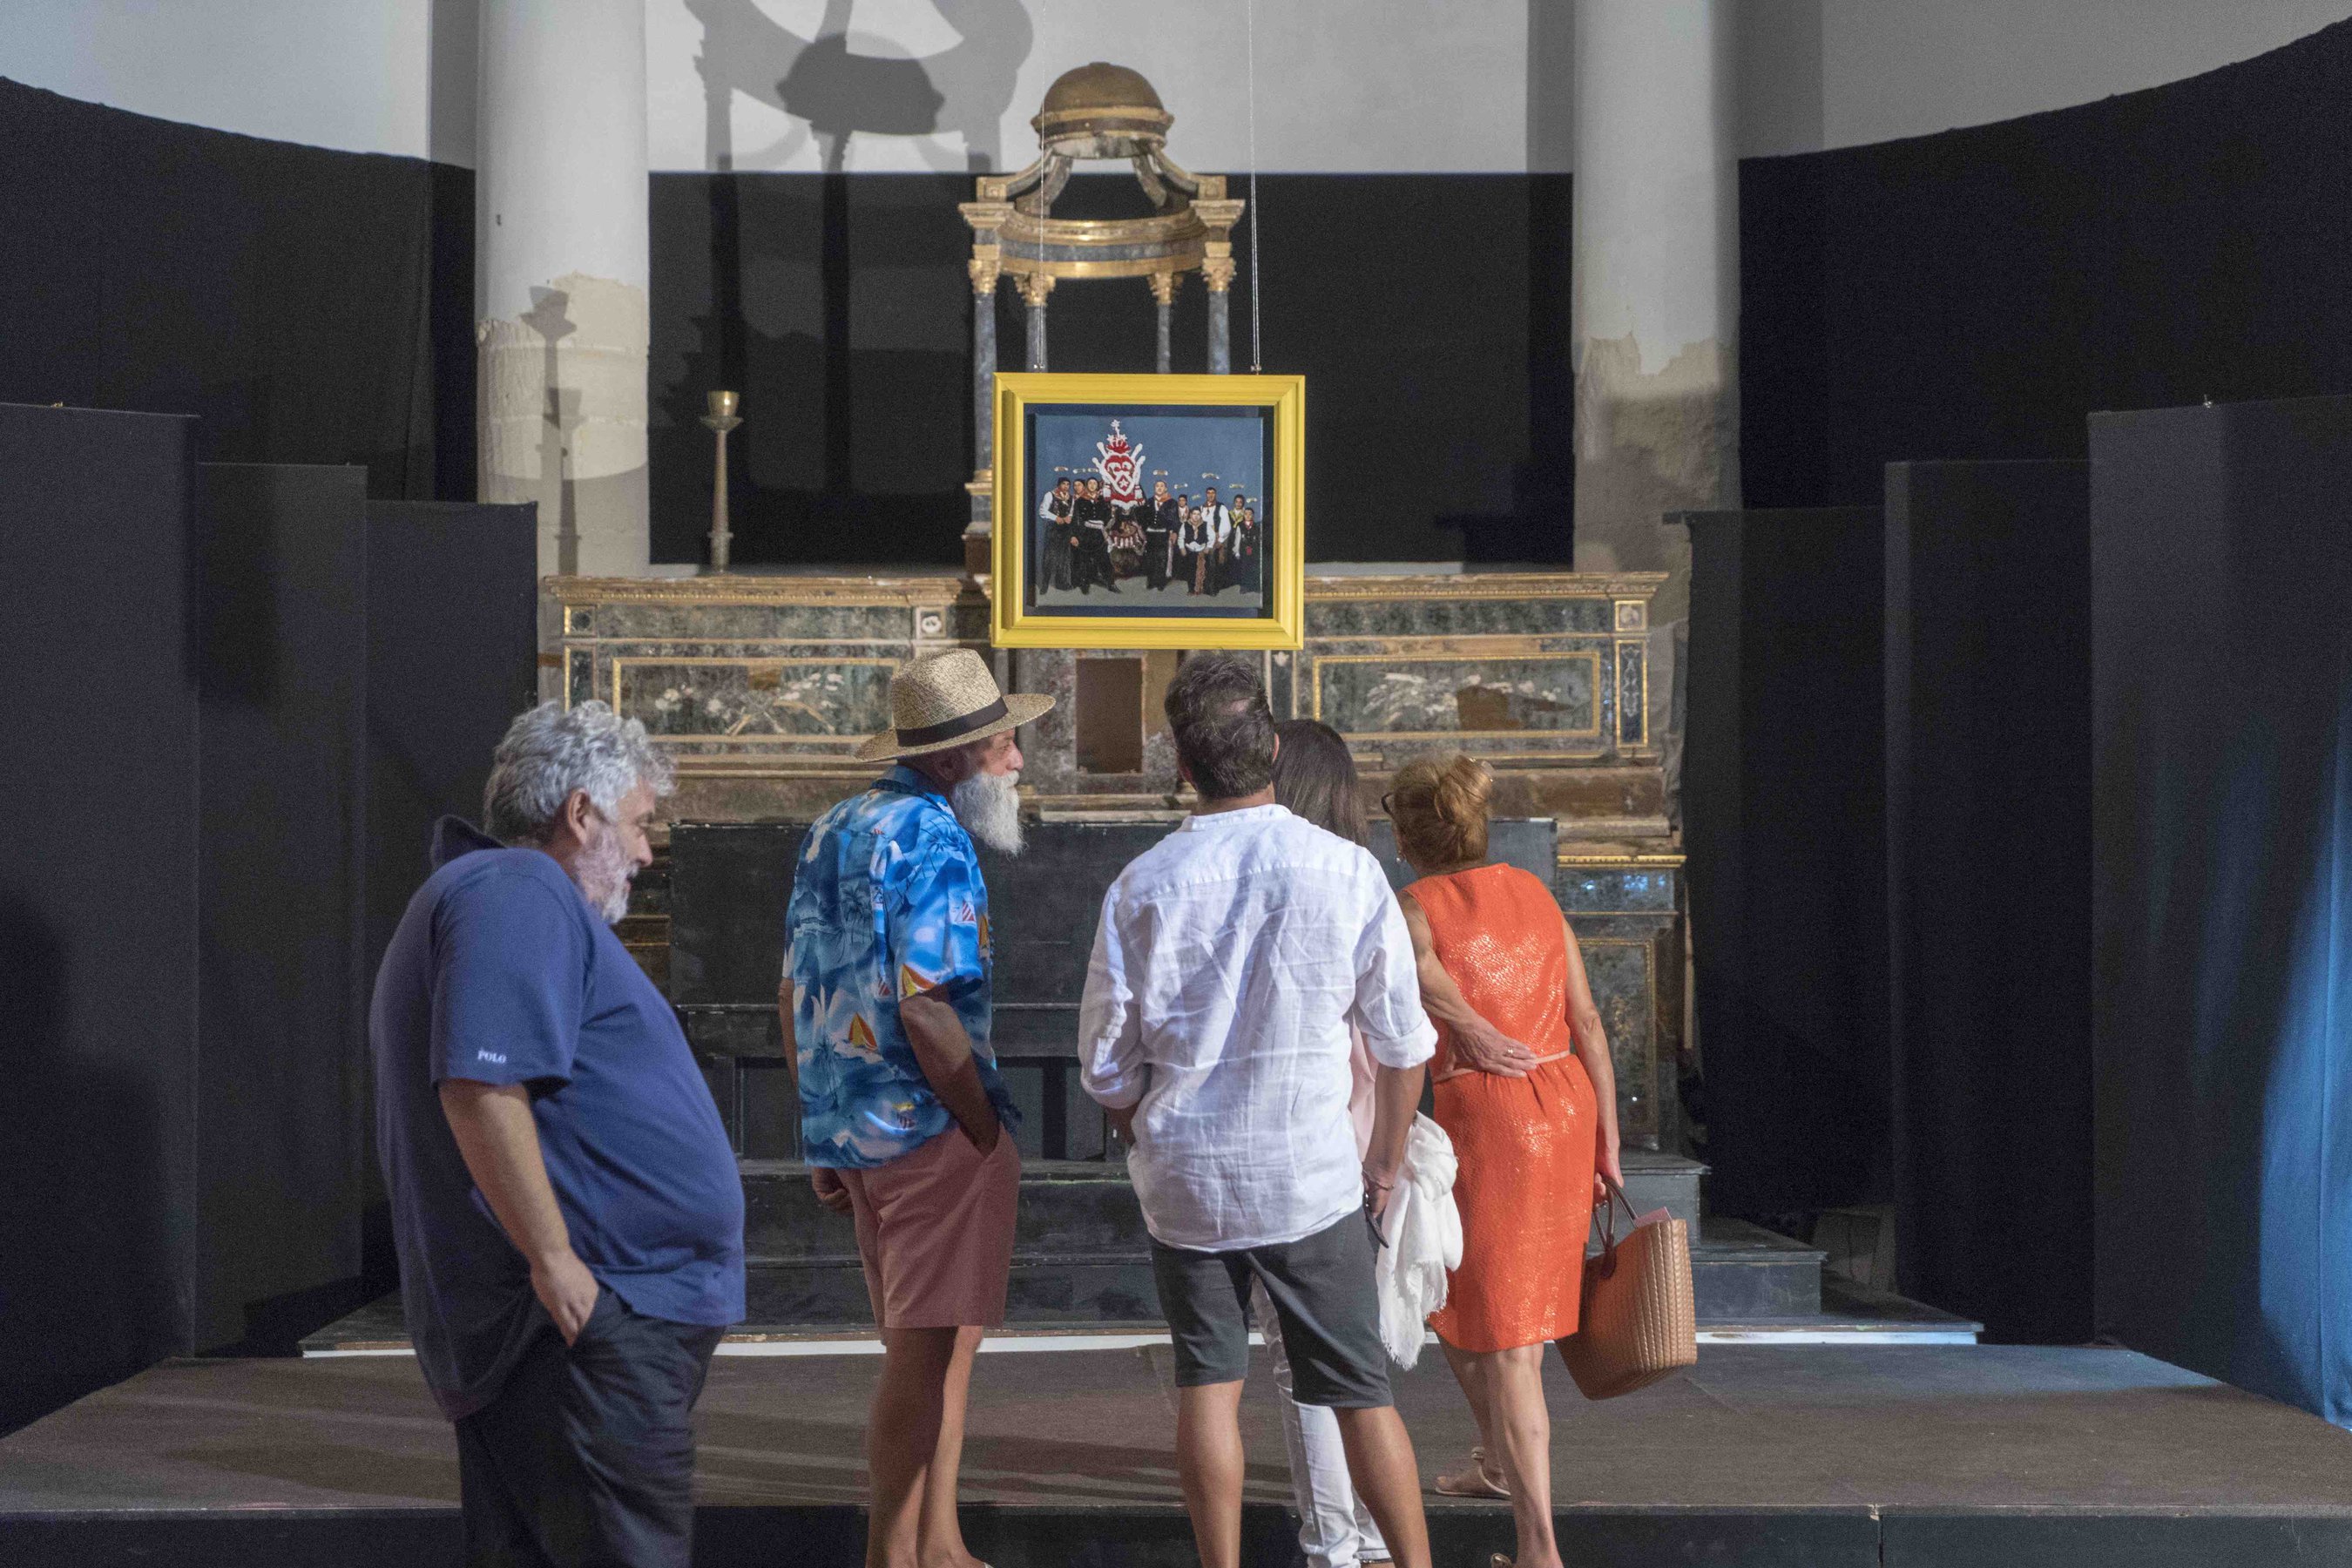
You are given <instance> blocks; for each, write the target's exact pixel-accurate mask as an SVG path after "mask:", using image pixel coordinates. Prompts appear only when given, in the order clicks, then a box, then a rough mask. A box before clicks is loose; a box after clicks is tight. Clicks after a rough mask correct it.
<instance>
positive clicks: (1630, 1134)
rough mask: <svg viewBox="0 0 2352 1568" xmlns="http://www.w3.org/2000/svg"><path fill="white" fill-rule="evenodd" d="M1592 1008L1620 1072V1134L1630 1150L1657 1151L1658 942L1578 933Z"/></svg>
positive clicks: (1618, 1126)
mask: <svg viewBox="0 0 2352 1568" xmlns="http://www.w3.org/2000/svg"><path fill="white" fill-rule="evenodd" d="M1577 945H1578V946H1579V947H1580V948H1581V949H1582V950H1583V953H1584V973H1585V975H1586V977H1587V978H1588V979H1589V980H1590V982H1591V986H1592V1001H1593V1005H1595V1006H1597V1007H1599V1008H1600V1009H1601V1027H1602V1028H1603V1029H1604V1030H1605V1031H1607V1033H1608V1036H1609V1059H1610V1061H1611V1062H1612V1065H1613V1066H1614V1067H1615V1068H1616V1069H1617V1130H1618V1135H1619V1136H1620V1137H1621V1138H1622V1140H1623V1141H1624V1142H1626V1143H1629V1144H1635V1145H1639V1146H1642V1147H1645V1148H1655V1147H1657V1146H1658V1135H1659V1111H1660V1108H1659V1096H1658V1090H1657V1083H1658V1079H1659V1076H1660V1075H1659V1071H1658V1068H1659V1056H1658V1045H1659V1041H1658V1030H1657V1020H1658V1001H1659V998H1658V964H1657V942H1656V940H1655V939H1654V938H1651V937H1646V936H1641V937H1622V936H1600V935H1587V934H1585V933H1584V932H1583V931H1579V932H1578V933H1577Z"/></svg>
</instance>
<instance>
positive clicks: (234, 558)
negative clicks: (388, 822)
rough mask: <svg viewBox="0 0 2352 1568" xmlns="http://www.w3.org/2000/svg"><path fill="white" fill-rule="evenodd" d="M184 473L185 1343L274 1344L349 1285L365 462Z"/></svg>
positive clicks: (341, 1306) (328, 1310)
mask: <svg viewBox="0 0 2352 1568" xmlns="http://www.w3.org/2000/svg"><path fill="white" fill-rule="evenodd" d="M197 474H198V500H199V504H198V507H197V510H196V516H195V536H196V563H197V577H196V584H195V595H194V603H195V612H196V631H197V640H196V647H197V689H198V691H199V693H200V696H201V715H200V718H199V721H198V729H197V733H198V752H199V761H198V774H197V777H198V788H197V801H198V813H197V815H198V819H199V822H200V824H201V837H200V839H199V843H198V856H197V885H198V910H199V918H198V921H197V922H196V931H195V939H196V951H197V957H198V963H199V964H200V970H199V973H198V975H197V988H196V993H195V1004H196V1025H197V1049H196V1086H195V1088H196V1093H195V1100H194V1113H195V1118H196V1130H195V1131H196V1149H197V1161H196V1173H197V1184H196V1213H197V1234H196V1243H195V1257H194V1261H195V1269H196V1273H195V1280H194V1302H195V1310H196V1318H195V1321H194V1325H193V1329H192V1334H191V1339H190V1344H191V1346H192V1347H193V1348H194V1349H196V1350H200V1351H203V1350H214V1349H218V1348H221V1347H224V1346H229V1345H241V1346H244V1347H246V1348H247V1349H250V1350H253V1351H256V1352H272V1351H275V1352H281V1353H282V1352H285V1351H288V1350H290V1349H291V1348H292V1344H293V1342H294V1341H295V1340H296V1339H298V1338H299V1336H300V1335H302V1334H304V1333H307V1332H309V1331H310V1330H311V1329H312V1328H314V1327H316V1326H317V1321H318V1320H320V1319H321V1318H326V1317H331V1316H333V1315H336V1314H337V1313H338V1312H339V1311H349V1310H351V1309H352V1307H355V1306H357V1305H358V1304H359V1301H360V1300H362V1299H363V1298H362V1296H361V1295H360V1294H359V1287H358V1275H359V1272H360V1225H359V1206H360V1192H361V1182H362V1163H361V1162H362V1149H363V1142H362V1137H361V1126H362V1121H363V1118H364V1116H365V1114H366V1089H367V1086H366V1079H365V1072H364V1064H365V1061H366V1056H365V1024H364V1017H365V1008H366V987H367V979H368V976H367V973H366V965H365V954H364V951H363V948H362V935H363V931H362V921H363V918H364V908H363V904H362V887H363V885H364V877H365V867H364V845H365V835H366V827H367V790H366V777H365V774H366V752H365V744H366V714H367V708H366V680H367V674H366V669H367V642H366V626H365V617H366V603H367V569H366V562H367V553H366V552H367V513H366V506H367V475H366V472H365V470H363V469H361V468H336V467H325V466H319V467H297V466H293V465H286V464H211V463H207V464H204V465H202V466H201V467H200V468H198V470H197ZM101 635H103V636H106V637H110V638H114V639H117V640H120V641H125V642H128V641H133V640H136V639H137V638H138V637H140V636H141V635H142V632H141V629H140V628H137V627H133V626H120V625H109V626H105V627H104V629H103V631H102V633H101Z"/></svg>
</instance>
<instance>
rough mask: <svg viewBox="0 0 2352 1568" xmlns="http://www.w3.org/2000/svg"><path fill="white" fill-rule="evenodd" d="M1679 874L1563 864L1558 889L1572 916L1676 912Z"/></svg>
mask: <svg viewBox="0 0 2352 1568" xmlns="http://www.w3.org/2000/svg"><path fill="white" fill-rule="evenodd" d="M1678 877H1679V873H1678V872H1676V871H1675V870H1673V869H1671V868H1665V867H1654V868H1653V867H1634V868H1614V867H1596V866H1577V865H1571V864H1567V863H1563V864H1562V865H1561V866H1560V868H1559V879H1558V881H1557V882H1556V883H1555V884H1554V890H1555V891H1556V892H1558V893H1559V907H1560V908H1561V909H1563V910H1567V911H1568V912H1569V914H1570V915H1571V916H1578V917H1580V916H1584V915H1618V914H1658V915H1671V914H1673V913H1674V912H1675V882H1676V880H1677V879H1678Z"/></svg>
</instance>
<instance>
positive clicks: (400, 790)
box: [360, 500, 539, 1289]
mask: <svg viewBox="0 0 2352 1568" xmlns="http://www.w3.org/2000/svg"><path fill="white" fill-rule="evenodd" d="M537 514H538V509H537V508H536V507H534V506H531V505H528V504H525V505H520V506H491V505H476V504H472V503H461V502H455V501H438V502H436V501H385V500H373V501H370V502H368V503H367V818H368V820H367V856H366V870H367V889H366V894H367V934H366V945H365V948H364V951H363V953H362V963H361V971H360V972H361V976H362V981H363V982H364V984H365V985H366V986H367V987H370V988H373V984H374V981H375V972H376V966H377V964H379V963H381V962H382V961H383V950H384V948H385V947H386V946H387V945H388V944H389V943H390V942H391V941H392V933H393V930H394V927H396V926H397V925H399V923H400V917H401V914H402V912H403V911H404V910H406V909H407V908H408V900H409V899H410V898H411V897H412V896H413V895H414V894H415V891H416V889H417V885H418V884H419V883H421V882H422V881H424V879H425V876H426V875H427V874H428V872H429V870H430V867H429V864H428V859H429V857H428V853H427V850H428V845H429V842H430V838H431V834H432V829H433V824H434V823H435V821H436V820H437V819H438V818H439V817H441V816H443V815H445V814H454V815H456V816H463V817H465V818H467V820H469V821H478V820H480V817H481V811H482V786H483V785H484V784H487V783H488V781H489V774H490V752H491V750H492V749H493V748H494V747H496V746H497V745H498V743H499V737H500V736H501V735H503V734H505V733H506V727H507V725H508V724H509V723H511V722H512V721H513V720H514V716H515V715H516V714H518V713H520V712H521V711H522V710H524V709H526V708H528V707H530V705H531V704H532V703H533V702H534V701H536V700H538V696H539V645H538V626H537V586H538V574H539V543H538V535H537V526H538V525H537V521H536V519H537ZM364 1000H365V998H364V996H363V997H362V1002H364ZM362 1020H363V1021H364V1015H362ZM362 1133H363V1134H364V1137H363V1142H364V1144H365V1147H366V1149H367V1154H366V1156H365V1158H363V1159H362V1162H361V1178H362V1192H363V1193H364V1194H365V1201H366V1211H365V1217H364V1220H363V1224H362V1242H363V1259H362V1274H363V1275H364V1276H365V1277H366V1278H367V1279H369V1280H370V1281H372V1282H374V1283H376V1284H380V1285H382V1286H383V1287H384V1288H385V1289H389V1288H391V1286H392V1285H393V1284H394V1282H396V1281H397V1279H398V1278H399V1264H398V1261H397V1259H395V1258H394V1256H393V1250H392V1230H391V1223H392V1222H391V1215H390V1211H389V1209H388V1208H387V1207H386V1206H385V1205H384V1202H383V1191H382V1188H383V1177H382V1174H381V1173H380V1172H379V1170H378V1167H377V1162H376V1159H375V1152H374V1144H373V1138H374V1121H373V1118H372V1117H362Z"/></svg>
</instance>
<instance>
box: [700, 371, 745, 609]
mask: <svg viewBox="0 0 2352 1568" xmlns="http://www.w3.org/2000/svg"><path fill="white" fill-rule="evenodd" d="M708 401H709V406H710V412H709V413H708V414H706V415H704V416H702V422H703V424H705V425H706V426H709V428H710V430H711V432H712V434H713V437H714V438H715V439H716V441H717V443H718V447H717V450H718V460H717V462H716V463H715V464H714V465H713V467H712V471H711V481H710V569H711V570H712V571H713V572H724V571H726V570H727V560H728V546H729V544H730V542H732V541H733V539H734V537H735V536H734V534H733V533H732V532H730V531H729V530H728V527H727V432H729V431H730V430H732V429H734V428H735V426H738V425H740V424H742V423H743V421H742V420H741V419H740V418H738V417H737V416H736V414H735V409H736V406H737V405H738V403H739V402H740V399H739V398H738V397H737V395H735V394H734V393H731V392H714V393H712V394H710V395H709V400H708Z"/></svg>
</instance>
